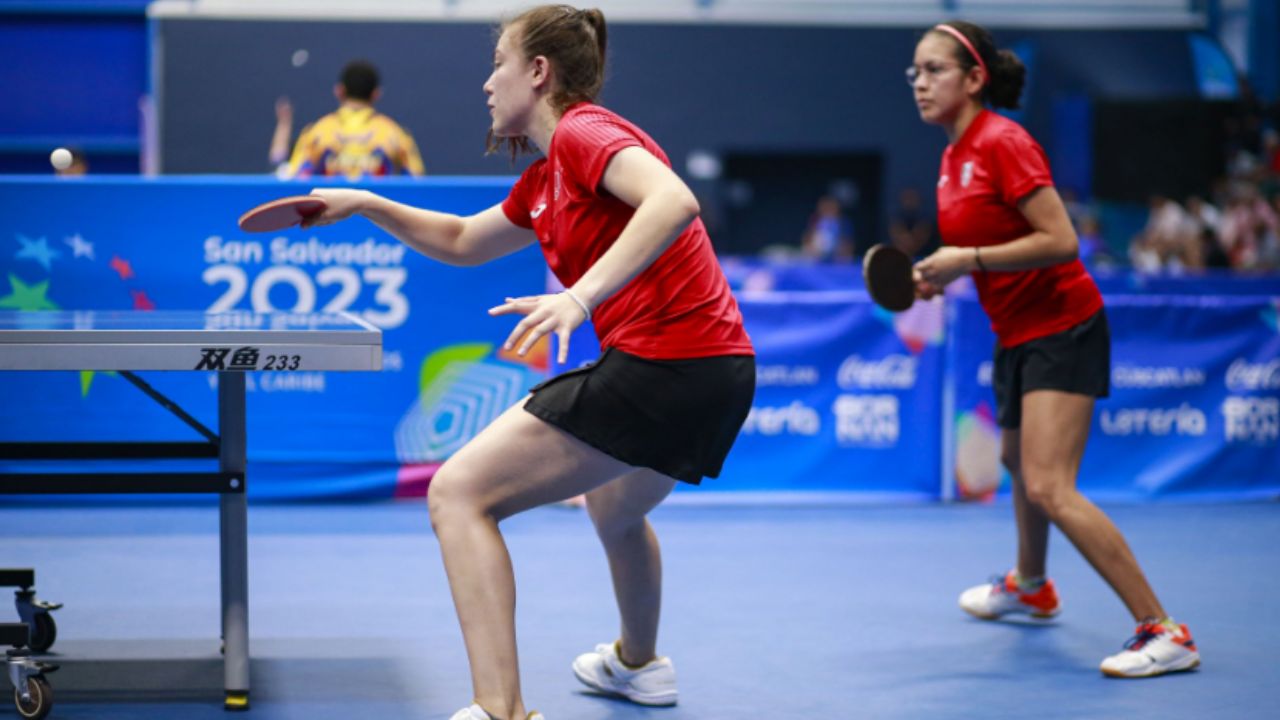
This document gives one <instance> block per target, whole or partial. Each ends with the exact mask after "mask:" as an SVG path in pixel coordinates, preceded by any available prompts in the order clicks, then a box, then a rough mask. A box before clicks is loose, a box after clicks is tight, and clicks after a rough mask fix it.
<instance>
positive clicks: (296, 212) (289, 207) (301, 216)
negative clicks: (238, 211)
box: [240, 195, 329, 233]
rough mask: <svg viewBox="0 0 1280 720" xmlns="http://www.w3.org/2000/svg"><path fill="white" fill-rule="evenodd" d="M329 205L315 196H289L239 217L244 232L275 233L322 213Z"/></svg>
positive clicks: (264, 204) (263, 204) (260, 206)
mask: <svg viewBox="0 0 1280 720" xmlns="http://www.w3.org/2000/svg"><path fill="white" fill-rule="evenodd" d="M327 207H329V204H328V203H326V202H325V201H324V198H321V197H317V196H315V195H291V196H289V197H283V198H280V199H278V200H272V201H271V202H265V203H262V204H261V205H259V206H257V207H255V208H253V209H252V210H250V211H249V212H247V213H245V214H243V215H241V216H240V229H241V230H243V231H245V232H252V233H257V232H275V231H276V230H283V229H285V228H287V227H291V226H293V225H297V224H298V223H300V222H302V221H303V220H305V219H307V218H309V217H311V216H312V215H316V214H319V213H322V212H324V210H325V208H327Z"/></svg>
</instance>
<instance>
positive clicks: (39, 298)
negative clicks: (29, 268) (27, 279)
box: [0, 274, 59, 310]
mask: <svg viewBox="0 0 1280 720" xmlns="http://www.w3.org/2000/svg"><path fill="white" fill-rule="evenodd" d="M9 287H11V288H13V292H12V293H10V294H8V295H5V296H3V297H0V308H5V309H8V310H58V309H59V308H58V306H57V304H56V303H54V302H53V301H52V300H50V299H49V298H47V297H45V296H44V294H45V293H46V292H48V291H49V281H48V280H45V281H44V282H42V283H36V284H35V285H27V284H26V283H24V282H22V280H20V279H19V278H18V276H17V275H12V274H11V275H9Z"/></svg>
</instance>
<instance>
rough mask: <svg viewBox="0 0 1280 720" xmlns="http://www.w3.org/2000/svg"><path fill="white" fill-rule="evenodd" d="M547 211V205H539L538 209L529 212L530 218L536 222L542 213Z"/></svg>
mask: <svg viewBox="0 0 1280 720" xmlns="http://www.w3.org/2000/svg"><path fill="white" fill-rule="evenodd" d="M546 209H547V204H546V203H538V206H537V207H535V208H534V209H532V210H530V211H529V217H531V218H533V219H534V220H537V219H538V216H539V215H541V214H542V211H543V210H546Z"/></svg>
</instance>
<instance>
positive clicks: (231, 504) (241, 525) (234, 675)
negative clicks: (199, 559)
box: [218, 372, 249, 710]
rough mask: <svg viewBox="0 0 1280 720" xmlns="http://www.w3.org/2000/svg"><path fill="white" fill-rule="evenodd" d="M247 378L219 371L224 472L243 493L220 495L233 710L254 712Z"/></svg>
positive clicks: (224, 636) (227, 675) (226, 655)
mask: <svg viewBox="0 0 1280 720" xmlns="http://www.w3.org/2000/svg"><path fill="white" fill-rule="evenodd" d="M244 387H245V377H244V373H239V372H220V373H218V433H219V435H220V437H221V458H220V459H221V467H222V470H223V472H235V473H239V474H240V482H241V489H242V491H241V492H233V493H223V494H222V495H220V496H219V537H220V545H221V563H222V642H223V652H224V657H223V662H224V663H225V678H224V689H225V690H226V704H225V707H226V709H228V710H247V709H249V527H248V507H247V497H246V494H245V492H244V491H243V488H244V485H243V483H244V471H245V390H244Z"/></svg>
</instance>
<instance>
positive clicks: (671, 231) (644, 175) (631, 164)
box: [570, 147, 699, 308]
mask: <svg viewBox="0 0 1280 720" xmlns="http://www.w3.org/2000/svg"><path fill="white" fill-rule="evenodd" d="M600 184H601V185H603V186H604V189H605V190H608V191H609V192H610V193H611V194H612V195H613V196H614V197H616V198H618V199H619V200H621V201H623V202H625V203H626V204H628V205H630V206H631V207H633V208H635V209H636V212H635V215H633V216H632V217H631V221H630V222H628V223H627V226H626V227H625V228H624V229H623V230H622V234H621V235H619V236H618V239H617V240H616V241H614V243H613V246H612V247H610V248H609V249H608V250H607V251H606V252H605V254H604V255H602V256H601V257H600V259H599V260H597V261H596V263H595V264H594V265H592V266H591V269H590V270H588V271H587V272H586V273H585V274H584V275H583V276H582V278H581V279H579V280H578V282H576V283H574V285H573V287H572V288H570V289H571V290H572V291H573V292H574V293H575V294H576V295H577V296H578V297H579V298H581V299H582V301H583V302H585V303H586V304H587V306H588V307H591V308H594V307H596V306H597V305H599V304H600V303H602V302H604V301H605V300H606V299H608V298H609V297H610V296H611V295H613V294H614V293H615V292H617V291H618V290H620V289H622V287H623V286H624V285H626V284H627V283H628V282H630V281H631V279H632V278H634V277H635V276H636V275H639V274H640V273H641V272H643V271H644V270H645V268H647V267H649V266H650V265H651V264H653V261H654V260H657V259H658V256H659V255H661V254H662V253H663V251H664V250H666V249H667V248H668V247H670V246H671V243H672V242H674V241H675V239H676V237H678V236H679V235H680V233H681V232H682V231H683V230H684V229H685V228H686V227H688V225H689V223H691V222H693V219H694V218H696V217H697V216H698V211H699V208H698V201H697V199H696V198H695V197H694V196H693V192H692V191H691V190H689V187H688V186H687V185H685V184H684V181H683V180H681V179H680V177H679V176H678V175H676V174H675V172H673V171H672V170H671V168H669V167H667V166H666V165H664V164H663V163H662V161H660V160H658V158H656V157H654V156H653V155H651V154H650V153H649V152H648V151H647V150H645V149H644V148H640V147H629V148H624V149H622V150H619V151H618V152H617V153H616V154H615V155H614V156H613V158H612V159H610V161H609V165H608V167H606V168H605V171H604V177H603V178H602V180H601V182H600Z"/></svg>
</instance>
